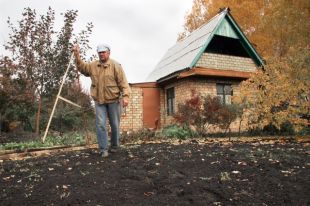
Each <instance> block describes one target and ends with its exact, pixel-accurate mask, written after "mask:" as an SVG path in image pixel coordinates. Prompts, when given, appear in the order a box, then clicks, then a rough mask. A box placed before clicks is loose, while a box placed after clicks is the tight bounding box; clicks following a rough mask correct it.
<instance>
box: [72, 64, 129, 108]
mask: <svg viewBox="0 0 310 206" xmlns="http://www.w3.org/2000/svg"><path fill="white" fill-rule="evenodd" d="M76 66H77V69H78V70H79V71H80V72H81V73H82V74H84V75H85V76H89V77H90V78H91V81H92V83H91V87H90V94H91V96H92V98H93V99H94V101H96V102H97V103H99V104H105V103H112V102H117V101H119V98H120V96H121V94H122V96H123V98H129V95H130V87H129V84H128V82H127V79H126V76H125V73H124V70H123V68H122V66H121V65H120V64H119V63H118V62H116V61H115V60H113V59H110V58H109V60H108V61H107V62H106V63H101V62H100V61H98V60H96V61H93V62H91V63H85V62H84V61H83V60H81V59H80V58H78V59H76Z"/></svg>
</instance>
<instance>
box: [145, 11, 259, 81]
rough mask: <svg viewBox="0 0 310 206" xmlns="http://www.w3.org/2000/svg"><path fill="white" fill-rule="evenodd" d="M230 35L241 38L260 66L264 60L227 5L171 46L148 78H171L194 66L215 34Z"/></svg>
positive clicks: (150, 79)
mask: <svg viewBox="0 0 310 206" xmlns="http://www.w3.org/2000/svg"><path fill="white" fill-rule="evenodd" d="M215 34H216V35H221V36H228V37H231V38H236V39H240V40H241V43H242V45H243V47H244V48H245V50H246V51H247V52H248V53H249V55H250V56H251V57H252V59H253V60H254V62H255V63H256V64H257V66H260V65H263V60H262V58H261V57H260V56H259V54H258V53H257V52H256V50H255V49H254V47H253V46H252V45H251V44H250V42H249V40H248V39H247V38H246V37H245V35H244V34H243V32H242V31H241V29H240V27H239V26H238V24H237V23H236V21H235V20H234V19H233V17H232V16H231V14H230V13H229V9H228V8H226V9H224V10H223V11H222V12H220V13H218V14H217V15H216V16H214V17H213V18H212V19H210V20H209V21H208V22H207V23H206V24H204V25H202V26H201V27H199V28H198V29H196V30H195V31H193V32H192V33H191V34H189V35H188V36H187V37H186V38H184V39H183V40H181V41H179V42H177V43H176V44H175V45H174V46H173V47H171V48H170V49H168V51H167V52H166V54H165V55H164V56H163V58H162V59H161V60H160V61H159V63H158V64H157V65H156V66H155V69H154V70H153V71H152V72H151V73H150V74H149V76H148V77H147V79H146V81H158V80H160V79H167V78H168V79H169V78H170V76H171V77H172V76H175V74H178V73H179V72H181V71H184V70H188V69H191V68H193V67H194V66H195V64H196V63H197V61H198V60H199V58H200V56H201V55H202V53H203V52H204V51H205V49H206V48H207V46H208V45H209V43H210V42H211V40H212V38H213V36H214V35H215Z"/></svg>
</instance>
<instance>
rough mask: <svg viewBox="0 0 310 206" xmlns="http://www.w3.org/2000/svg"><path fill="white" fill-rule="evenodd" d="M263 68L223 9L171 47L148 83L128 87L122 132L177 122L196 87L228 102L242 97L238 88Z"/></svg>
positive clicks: (230, 17)
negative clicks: (179, 107) (178, 113)
mask: <svg viewBox="0 0 310 206" xmlns="http://www.w3.org/2000/svg"><path fill="white" fill-rule="evenodd" d="M262 65H263V60H262V58H261V57H260V55H259V54H258V53H257V51H256V50H255V48H254V47H253V46H252V45H251V43H250V42H249V40H248V39H247V38H246V36H245V35H244V33H243V32H242V31H241V29H240V27H239V26H238V24H237V23H236V21H235V20H234V18H233V17H232V15H231V14H230V12H229V9H228V8H226V9H224V10H221V11H220V12H219V13H218V14H217V15H216V16H214V17H213V18H212V19H210V20H209V21H208V22H207V23H206V24H204V25H202V26H201V27H199V28H198V29H196V30H195V31H193V32H192V33H191V34H190V35H188V36H187V37H186V38H185V39H183V40H181V41H179V42H177V43H176V44H175V45H174V46H173V47H171V48H170V49H169V50H168V51H167V52H166V54H165V55H164V56H163V58H162V59H161V60H160V61H159V63H158V64H157V65H156V67H155V69H154V70H153V71H152V72H151V73H150V75H149V76H148V78H147V82H145V83H135V84H130V86H131V89H132V97H131V100H130V101H131V102H130V104H129V106H128V107H127V108H126V111H124V112H123V117H122V123H121V127H122V130H123V131H130V130H139V129H141V128H153V129H157V128H160V127H163V126H166V125H169V124H171V123H173V121H174V119H173V114H174V113H175V112H176V110H177V105H178V104H179V103H183V102H184V100H186V99H188V98H189V97H190V95H191V90H193V89H194V90H196V91H197V92H199V93H201V94H203V95H212V96H213V95H217V96H218V97H220V98H221V100H222V101H223V103H225V104H230V103H231V97H232V96H233V95H238V94H239V84H240V83H241V82H242V81H243V80H246V79H248V78H249V77H250V75H251V73H252V72H254V71H256V69H257V68H258V67H260V66H262ZM235 126H236V125H235Z"/></svg>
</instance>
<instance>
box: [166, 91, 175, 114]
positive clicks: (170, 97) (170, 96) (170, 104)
mask: <svg viewBox="0 0 310 206" xmlns="http://www.w3.org/2000/svg"><path fill="white" fill-rule="evenodd" d="M166 94H167V115H173V114H174V87H172V88H170V89H167V91H166Z"/></svg>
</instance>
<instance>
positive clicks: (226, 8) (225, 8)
mask: <svg viewBox="0 0 310 206" xmlns="http://www.w3.org/2000/svg"><path fill="white" fill-rule="evenodd" d="M225 10H227V12H230V8H229V7H222V8H220V9H219V12H218V13H221V12H222V11H225Z"/></svg>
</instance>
